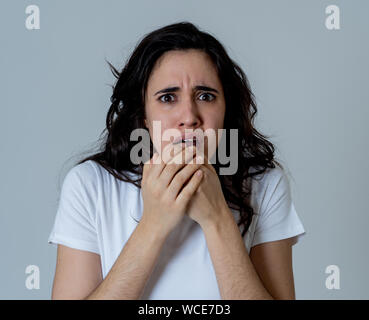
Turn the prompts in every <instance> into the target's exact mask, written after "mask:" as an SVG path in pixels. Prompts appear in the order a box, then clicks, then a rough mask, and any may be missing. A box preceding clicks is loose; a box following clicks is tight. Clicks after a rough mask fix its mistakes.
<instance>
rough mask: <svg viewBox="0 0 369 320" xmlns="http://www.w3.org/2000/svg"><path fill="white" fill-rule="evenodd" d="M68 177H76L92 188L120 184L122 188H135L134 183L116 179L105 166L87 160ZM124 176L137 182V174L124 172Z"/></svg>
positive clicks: (75, 167)
mask: <svg viewBox="0 0 369 320" xmlns="http://www.w3.org/2000/svg"><path fill="white" fill-rule="evenodd" d="M68 176H72V177H76V178H78V179H79V180H81V181H83V183H84V184H86V185H90V186H98V185H100V186H102V187H107V185H112V184H116V183H118V184H119V185H120V186H121V187H126V188H130V187H131V185H132V187H135V186H134V185H133V184H132V183H129V182H127V181H123V180H121V179H118V178H117V177H115V176H114V175H113V174H112V173H111V172H109V171H108V170H107V169H106V168H105V167H104V166H103V165H101V164H100V163H98V162H96V161H94V160H87V161H84V162H82V163H79V164H77V165H75V166H74V167H73V168H72V169H71V170H70V171H69V173H68ZM123 176H124V177H127V178H129V180H131V181H135V180H137V177H138V176H137V174H135V173H132V172H129V171H123Z"/></svg>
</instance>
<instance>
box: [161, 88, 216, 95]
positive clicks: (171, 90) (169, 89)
mask: <svg viewBox="0 0 369 320" xmlns="http://www.w3.org/2000/svg"><path fill="white" fill-rule="evenodd" d="M179 90H180V87H169V88H165V89H161V90H159V91H158V92H156V93H155V94H154V96H156V95H157V94H159V93H168V92H176V91H179ZM194 90H202V91H211V92H216V93H219V92H218V90H216V89H214V88H210V87H207V86H196V87H194Z"/></svg>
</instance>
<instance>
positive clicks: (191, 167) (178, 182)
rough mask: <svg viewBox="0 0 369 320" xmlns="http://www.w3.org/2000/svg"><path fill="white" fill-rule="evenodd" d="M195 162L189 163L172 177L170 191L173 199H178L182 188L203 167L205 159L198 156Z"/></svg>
mask: <svg viewBox="0 0 369 320" xmlns="http://www.w3.org/2000/svg"><path fill="white" fill-rule="evenodd" d="M194 160H195V164H188V165H186V166H185V167H184V168H182V169H181V170H180V171H179V172H178V173H177V174H176V175H175V176H174V178H173V179H172V181H171V182H170V184H169V187H168V192H169V193H170V195H171V198H172V199H176V198H177V196H178V194H179V192H180V190H181V189H182V188H183V186H184V185H185V184H186V182H188V181H189V180H190V179H191V177H192V175H193V174H194V173H195V171H197V170H198V169H199V168H200V167H201V163H202V161H203V159H202V157H201V156H197V157H196V158H195V159H194Z"/></svg>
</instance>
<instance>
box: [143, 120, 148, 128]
mask: <svg viewBox="0 0 369 320" xmlns="http://www.w3.org/2000/svg"><path fill="white" fill-rule="evenodd" d="M144 122H145V127H146V128H149V126H148V125H147V120H146V119H144Z"/></svg>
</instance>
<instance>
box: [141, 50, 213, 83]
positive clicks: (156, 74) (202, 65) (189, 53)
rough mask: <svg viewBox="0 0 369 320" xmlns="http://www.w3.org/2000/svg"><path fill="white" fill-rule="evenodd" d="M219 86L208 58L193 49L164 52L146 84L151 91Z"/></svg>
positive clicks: (203, 53)
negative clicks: (166, 88) (168, 88)
mask: <svg viewBox="0 0 369 320" xmlns="http://www.w3.org/2000/svg"><path fill="white" fill-rule="evenodd" d="M219 85H220V81H219V78H218V74H217V71H216V68H215V66H214V64H213V62H212V61H211V59H210V57H209V56H208V55H207V54H206V53H205V52H202V51H200V50H194V49H191V50H186V51H184V50H181V51H179V50H178V51H169V52H166V53H165V54H164V55H163V56H162V57H160V59H159V60H158V61H157V63H156V65H155V67H154V68H153V71H152V73H151V75H150V79H149V83H148V86H149V87H150V88H151V89H152V90H155V89H157V90H160V89H162V88H164V87H180V88H182V87H187V86H189V87H195V86H213V87H214V86H215V87H218V86H219Z"/></svg>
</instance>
